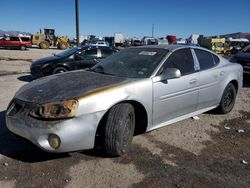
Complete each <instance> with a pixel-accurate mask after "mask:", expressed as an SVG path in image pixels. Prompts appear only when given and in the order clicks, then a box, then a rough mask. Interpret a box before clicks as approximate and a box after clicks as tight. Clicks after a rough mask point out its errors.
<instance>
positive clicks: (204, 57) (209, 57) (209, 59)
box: [194, 49, 219, 70]
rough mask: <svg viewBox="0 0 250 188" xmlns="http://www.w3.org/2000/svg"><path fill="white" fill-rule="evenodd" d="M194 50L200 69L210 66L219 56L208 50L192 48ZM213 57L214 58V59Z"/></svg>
mask: <svg viewBox="0 0 250 188" xmlns="http://www.w3.org/2000/svg"><path fill="white" fill-rule="evenodd" d="M194 51H195V54H196V57H197V59H198V61H199V64H200V70H205V69H209V68H212V67H214V66H215V65H216V63H215V62H216V61H217V62H218V59H219V58H218V57H216V56H215V55H213V54H212V53H210V52H207V51H204V50H199V49H194ZM214 58H215V59H216V61H215V59H214Z"/></svg>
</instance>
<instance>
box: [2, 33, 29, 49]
mask: <svg viewBox="0 0 250 188" xmlns="http://www.w3.org/2000/svg"><path fill="white" fill-rule="evenodd" d="M31 46H32V43H31V40H30V38H29V37H24V36H4V37H3V38H1V39H0V47H3V48H10V49H20V50H26V48H29V47H31Z"/></svg>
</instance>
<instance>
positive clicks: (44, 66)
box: [41, 63, 50, 69]
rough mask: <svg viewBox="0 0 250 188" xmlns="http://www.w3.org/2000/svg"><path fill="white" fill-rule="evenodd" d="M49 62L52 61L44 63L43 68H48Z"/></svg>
mask: <svg viewBox="0 0 250 188" xmlns="http://www.w3.org/2000/svg"><path fill="white" fill-rule="evenodd" d="M49 64H50V63H45V64H43V65H42V66H41V69H44V68H46V67H47V66H49Z"/></svg>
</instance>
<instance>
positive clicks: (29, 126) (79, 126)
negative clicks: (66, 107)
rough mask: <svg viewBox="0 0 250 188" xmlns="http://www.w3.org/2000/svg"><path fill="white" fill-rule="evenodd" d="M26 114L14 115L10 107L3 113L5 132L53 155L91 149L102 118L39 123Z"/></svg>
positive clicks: (88, 116) (86, 116)
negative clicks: (6, 129)
mask: <svg viewBox="0 0 250 188" xmlns="http://www.w3.org/2000/svg"><path fill="white" fill-rule="evenodd" d="M29 111H30V110H28V109H25V107H23V108H22V107H20V108H19V109H18V110H15V111H14V112H13V109H11V106H10V107H9V108H8V110H7V113H6V125H7V128H8V129H9V130H10V131H11V132H13V133H14V134H16V135H19V136H21V137H24V138H26V139H27V140H29V141H31V142H32V143H34V144H35V145H37V146H38V147H40V148H41V149H43V150H45V151H48V152H56V153H59V152H70V151H77V150H85V149H92V148H93V147H94V143H95V135H96V129H97V126H98V122H99V121H98V119H101V117H102V115H103V114H104V112H96V113H92V114H84V115H81V116H76V117H74V118H71V119H66V120H39V119H35V118H33V117H31V116H29V115H28V113H29ZM52 139H53V140H52ZM55 144H57V146H55Z"/></svg>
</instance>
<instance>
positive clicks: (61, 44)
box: [58, 42, 69, 50]
mask: <svg viewBox="0 0 250 188" xmlns="http://www.w3.org/2000/svg"><path fill="white" fill-rule="evenodd" d="M68 47H69V45H68V43H67V42H59V44H58V48H59V49H61V50H65V49H67V48H68Z"/></svg>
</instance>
